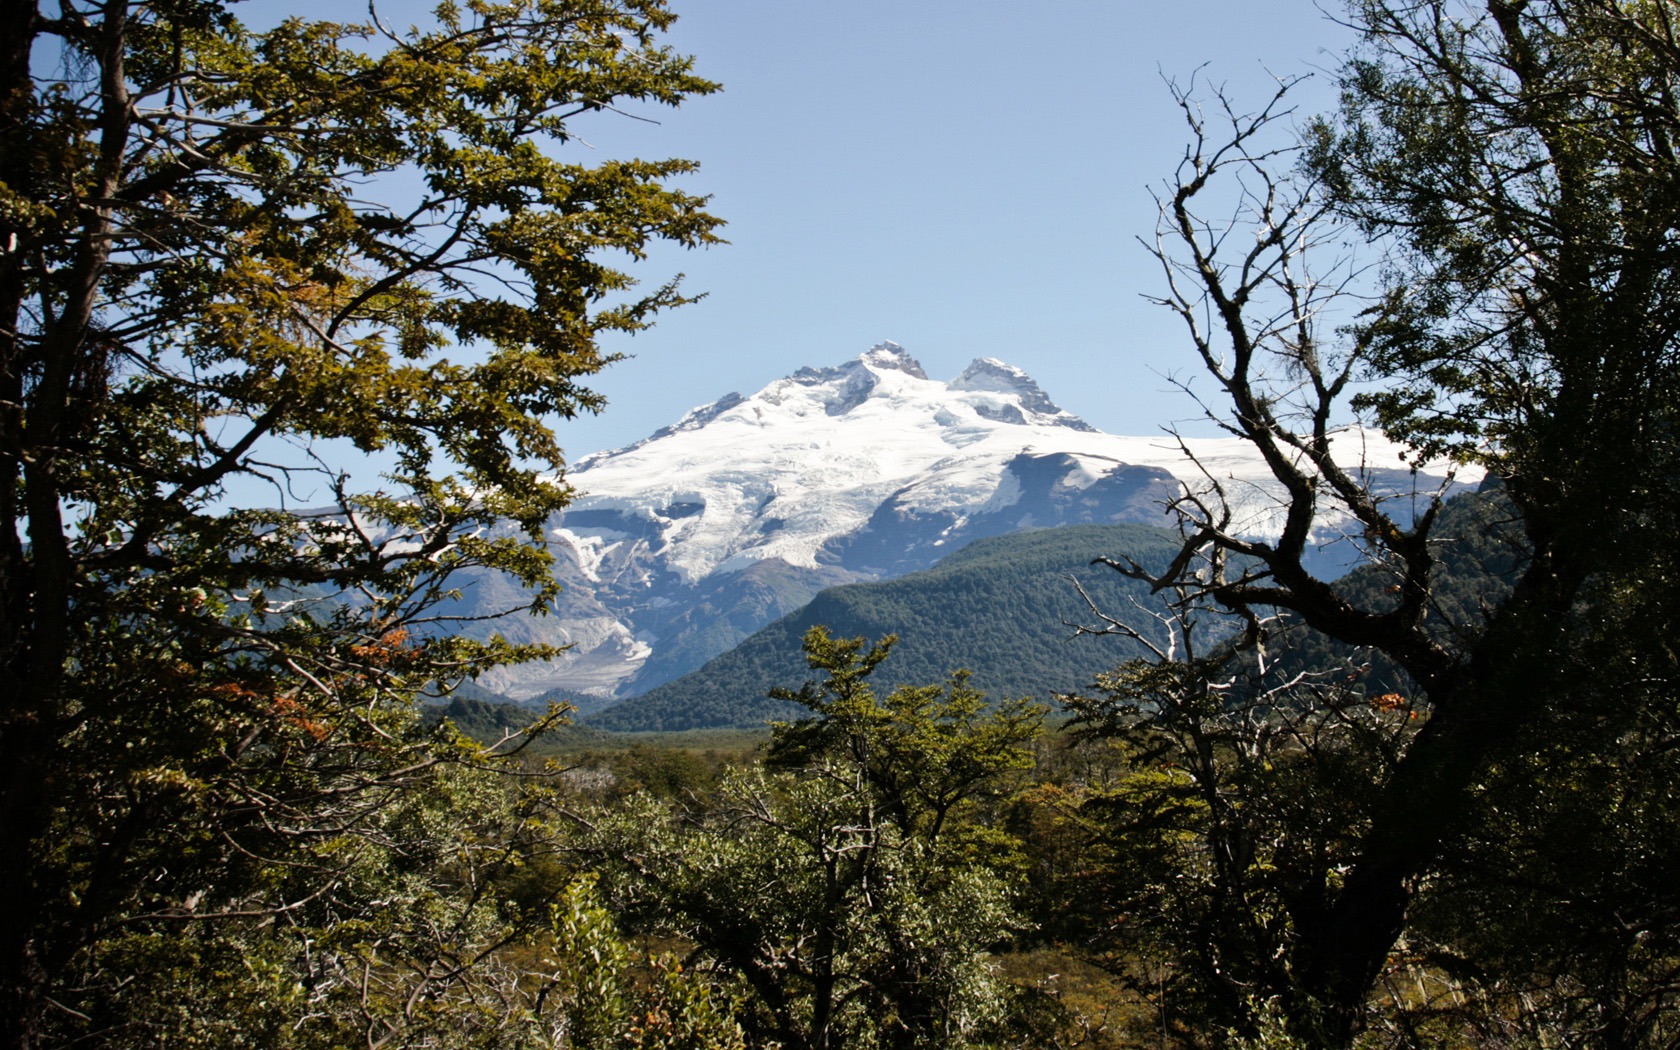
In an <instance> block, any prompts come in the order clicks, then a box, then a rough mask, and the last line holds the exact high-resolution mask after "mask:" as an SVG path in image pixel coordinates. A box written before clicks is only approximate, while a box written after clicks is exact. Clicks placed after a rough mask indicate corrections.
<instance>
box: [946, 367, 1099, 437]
mask: <svg viewBox="0 0 1680 1050" xmlns="http://www.w3.org/2000/svg"><path fill="white" fill-rule="evenodd" d="M950 388H951V389H952V390H972V391H983V392H986V393H994V394H1014V395H1016V396H1017V397H1019V398H1020V399H1021V408H1022V409H1024V410H1026V411H1028V412H1031V413H1033V414H1034V415H1036V416H1049V417H1051V419H1050V420H1049V422H1054V423H1057V424H1060V425H1061V426H1065V427H1071V428H1073V429H1074V430H1083V431H1088V432H1094V431H1095V428H1094V427H1092V426H1091V425H1090V424H1089V423H1087V422H1085V421H1084V420H1083V419H1080V418H1079V417H1078V416H1075V415H1072V414H1070V413H1068V412H1064V411H1063V410H1062V407H1061V406H1060V405H1058V404H1056V403H1055V402H1054V401H1052V400H1050V395H1048V394H1046V393H1045V392H1044V391H1043V389H1042V388H1040V387H1039V385H1038V382H1037V381H1036V380H1034V379H1033V377H1032V376H1030V375H1027V373H1025V372H1023V371H1021V370H1020V369H1019V368H1016V367H1015V366H1014V365H1010V364H1005V363H1004V362H1002V361H999V360H998V359H997V358H995V357H980V358H976V359H975V360H974V361H972V362H970V363H969V366H968V367H967V368H965V369H963V371H962V374H961V375H959V376H957V378H955V379H953V380H951V383H950ZM1011 422H1015V421H1014V420H1011Z"/></svg>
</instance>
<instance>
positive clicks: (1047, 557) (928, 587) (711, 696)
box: [585, 525, 1177, 731]
mask: <svg viewBox="0 0 1680 1050" xmlns="http://www.w3.org/2000/svg"><path fill="white" fill-rule="evenodd" d="M1176 542H1177V540H1176V537H1174V536H1173V535H1172V534H1171V533H1169V532H1167V531H1165V530H1162V529H1154V528H1150V527H1148V526H1143V525H1075V526H1067V527H1064V528H1059V529H1042V530H1031V531H1027V532H1023V533H1017V534H1015V535H1011V536H998V537H990V538H987V539H981V540H976V541H975V542H974V543H971V544H970V545H968V546H967V547H965V548H963V549H962V550H960V551H957V552H955V553H953V554H951V555H948V556H947V557H946V558H945V559H943V560H942V561H941V562H940V563H939V564H938V565H937V566H935V567H934V568H932V569H929V570H927V571H925V572H917V573H911V574H909V575H907V576H901V577H899V578H898V579H895V580H889V581H885V582H882V583H868V584H850V585H847V586H843V587H834V588H830V589H829V590H826V591H824V592H822V593H821V594H820V595H818V596H817V598H816V599H815V600H813V601H812V602H811V603H810V604H809V605H807V606H806V607H805V608H803V609H801V610H799V611H798V612H797V613H794V614H792V615H789V616H786V617H784V618H782V619H781V620H778V621H776V622H775V623H773V624H771V625H769V626H768V627H765V628H763V629H762V630H760V631H759V632H757V633H756V634H754V635H753V636H752V637H750V638H748V639H747V640H746V641H745V642H743V643H741V644H740V645H739V646H737V647H736V648H735V649H732V650H730V651H729V652H727V653H724V654H723V655H721V656H719V657H717V658H715V659H714V660H712V661H711V662H710V663H708V664H707V665H706V666H705V667H703V668H701V669H700V670H699V671H696V672H693V673H692V674H688V675H685V676H683V677H682V678H679V679H677V680H676V681H673V682H669V683H667V684H665V685H662V686H660V687H658V688H657V689H653V690H650V691H649V692H647V693H644V694H643V695H641V696H639V697H633V698H631V699H629V700H626V701H624V702H622V703H620V704H618V705H617V706H615V707H613V708H610V709H608V710H606V711H602V712H600V713H599V714H595V715H591V716H589V717H588V718H587V719H585V722H586V724H588V725H591V726H597V727H600V728H603V729H613V730H632V731H640V730H651V729H679V728H690V727H701V726H761V725H763V724H764V723H765V722H767V721H771V720H774V719H778V718H786V717H788V716H789V715H791V714H793V713H796V712H797V710H798V709H797V708H796V707H794V706H793V705H792V704H790V703H787V702H785V701H777V700H775V699H766V698H765V697H764V685H763V683H765V682H775V681H789V680H797V678H798V676H799V674H800V672H801V667H800V664H799V661H798V658H797V657H796V656H795V655H794V654H796V653H797V652H798V651H799V644H800V639H801V638H802V637H803V636H804V635H805V633H806V632H807V631H809V630H810V629H811V628H812V627H813V626H815V625H817V624H826V625H827V626H828V627H830V628H832V629H833V630H834V631H835V632H837V633H839V634H843V635H853V634H865V635H869V636H872V637H878V636H881V635H885V634H888V633H892V634H896V635H897V636H898V637H899V639H900V641H899V642H898V644H897V646H896V648H895V649H894V654H893V661H892V663H891V664H889V665H887V666H888V670H887V672H886V673H889V674H891V675H892V678H893V681H894V682H934V681H939V680H941V679H942V678H944V676H945V675H946V673H947V672H948V671H949V670H950V668H951V667H953V666H960V667H966V668H968V669H969V670H970V671H971V672H972V677H973V681H974V684H975V686H976V687H977V688H979V689H981V690H983V691H985V692H988V693H991V694H993V695H1000V694H1001V695H1009V696H1025V695H1037V696H1047V695H1050V694H1052V693H1057V692H1065V691H1071V690H1073V689H1077V688H1078V687H1079V686H1081V685H1082V684H1084V683H1085V682H1088V681H1090V679H1091V676H1092V675H1094V674H1096V673H1097V672H1098V671H1101V670H1103V669H1105V668H1107V667H1109V666H1111V665H1112V664H1113V663H1114V661H1115V659H1116V658H1117V657H1121V656H1125V655H1129V643H1128V642H1127V641H1126V640H1125V639H1118V638H1115V639H1103V640H1093V639H1075V638H1073V628H1071V627H1070V626H1069V624H1070V623H1074V622H1084V621H1085V620H1087V619H1088V618H1089V617H1090V610H1089V609H1088V608H1087V607H1086V605H1085V603H1084V601H1083V600H1082V599H1081V598H1080V596H1079V592H1078V591H1077V590H1076V589H1075V588H1074V586H1073V584H1072V583H1071V582H1070V577H1072V578H1077V579H1078V580H1080V581H1081V582H1082V583H1083V584H1084V586H1085V587H1086V588H1087V589H1088V590H1089V591H1090V593H1091V595H1092V597H1093V598H1094V599H1096V600H1097V601H1098V602H1099V603H1100V604H1102V605H1103V606H1104V607H1107V608H1114V607H1120V606H1124V605H1125V604H1126V603H1127V601H1128V598H1129V597H1142V596H1143V595H1144V594H1145V593H1146V591H1147V588H1146V587H1144V586H1143V585H1141V584H1138V583H1135V582H1133V581H1129V580H1125V579H1122V578H1121V577H1119V576H1117V575H1115V574H1114V573H1112V572H1108V571H1106V570H1102V569H1093V568H1092V567H1091V560H1092V558H1094V557H1096V556H1097V555H1098V554H1101V553H1104V552H1115V551H1125V552H1127V553H1129V554H1131V555H1132V556H1133V557H1135V558H1137V559H1138V560H1139V561H1141V562H1144V563H1146V564H1149V565H1152V566H1164V565H1165V564H1166V563H1167V562H1168V560H1169V559H1170V558H1171V555H1172V551H1173V549H1174V547H1175V545H1176Z"/></svg>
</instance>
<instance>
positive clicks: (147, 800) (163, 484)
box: [0, 0, 718, 1046]
mask: <svg viewBox="0 0 1680 1050" xmlns="http://www.w3.org/2000/svg"><path fill="white" fill-rule="evenodd" d="M672 18H673V16H672V15H671V14H670V12H669V11H668V10H666V8H665V6H664V5H663V4H662V3H660V2H658V0H622V2H620V0H509V2H506V3H493V2H485V3H479V2H475V3H472V4H470V5H468V6H466V7H458V6H456V5H453V4H445V5H443V6H442V7H440V8H439V9H438V11H437V13H436V15H435V17H434V18H433V19H431V20H430V21H428V22H427V23H425V24H423V25H421V26H419V27H416V28H411V29H407V30H401V31H397V30H393V29H391V28H390V27H388V26H386V25H384V24H383V23H380V22H378V21H374V20H370V21H367V22H362V23H357V22H343V23H340V22H326V21H318V20H306V19H301V18H291V19H287V20H285V21H283V22H282V23H280V24H279V25H276V26H273V27H272V28H268V29H255V28H252V27H248V26H246V25H245V24H243V23H242V22H241V21H240V20H239V19H238V18H237V17H236V15H235V13H234V11H233V8H232V5H230V4H224V3H221V2H219V0H206V2H197V0H194V2H182V3H174V2H169V3H161V4H144V5H142V4H129V3H124V2H120V0H119V2H117V3H114V4H100V5H90V4H81V3H75V2H70V3H66V4H63V5H59V6H58V7H55V8H53V9H52V10H51V11H48V9H46V8H42V7H40V6H38V5H34V4H31V5H27V9H26V10H20V11H17V12H13V13H12V15H11V16H10V17H8V18H7V19H5V20H4V22H5V25H4V27H3V29H0V52H3V58H0V70H3V72H0V244H3V245H4V251H3V252H0V513H3V514H4V516H5V517H6V518H7V520H8V521H10V522H11V523H12V524H11V526H10V527H9V528H8V529H7V530H6V532H5V533H4V534H3V535H0V697H3V698H4V699H3V700H0V768H4V769H5V771H6V772H5V774H4V776H3V777H0V884H4V885H5V886H7V888H8V891H9V893H10V898H9V903H8V907H7V908H6V909H5V911H4V914H3V915H0V1045H7V1046H25V1045H27V1046H36V1045H43V1044H44V1043H49V1042H63V1043H68V1042H72V1041H98V1040H103V1041H104V1042H105V1043H106V1044H107V1045H156V1043H157V1042H158V1041H159V1040H160V1038H161V1037H162V1035H163V1034H165V1033H167V1034H168V1035H170V1036H172V1037H179V1038H180V1039H181V1040H184V1041H187V1042H194V1041H195V1040H196V1045H231V1044H232V1043H233V1042H234V1041H236V1039H240V1038H243V1039H248V1040H252V1041H262V1042H263V1043H264V1045H275V1046H279V1045H332V1044H334V1043H347V1042H351V1041H354V1042H358V1043H360V1042H365V1041H370V1040H371V1041H375V1042H378V1041H383V1042H385V1043H386V1045H415V1044H426V1043H428V1042H430V1043H433V1044H436V1043H447V1044H448V1045H460V1046H467V1045H479V1044H481V1043H483V1042H486V1041H493V1037H492V1036H491V1035H489V1034H488V1033H490V1032H492V1031H495V1030H498V1028H499V1026H502V1025H504V1023H505V1024H513V1022H512V1021H505V1022H504V1020H503V1019H501V1018H500V1017H499V1016H498V1015H497V1014H496V1011H495V1010H494V1009H492V1008H491V1007H489V1006H488V1005H487V1004H488V1002H489V1001H490V999H481V998H478V996H479V995H480V992H479V991H474V990H472V989H474V988H476V987H478V986H476V985H474V984H473V981H474V980H476V978H475V977H469V976H467V971H465V970H463V969H462V968H461V967H460V966H459V965H457V964H454V963H451V964H447V965H446V964H445V963H444V962H443V960H445V959H455V960H458V961H459V960H471V959H474V958H479V959H487V958H490V957H491V956H492V955H493V954H494V949H496V948H497V946H498V945H500V944H502V943H504V940H503V938H511V940H508V941H506V943H514V942H516V941H517V940H518V935H517V934H516V931H518V930H520V929H522V928H523V927H522V926H521V925H520V923H521V922H523V921H524V920H523V919H520V920H518V921H515V920H514V919H509V918H508V917H505V916H497V915H495V914H494V912H495V909H494V907H493V902H494V898H493V897H481V894H483V893H485V892H486V891H487V890H488V887H489V886H491V885H493V884H494V881H495V880H494V879H492V878H490V877H489V876H488V875H486V874H484V872H483V865H485V864H491V863H492V862H491V861H490V860H488V859H485V856H486V855H484V854H483V853H482V852H481V851H483V850H485V849H486V848H487V847H486V846H485V844H484V842H482V841H479V840H477V839H475V836H476V835H478V834H480V833H482V834H484V835H487V836H489V837H490V838H493V839H496V840H505V841H500V844H499V845H498V846H497V847H496V850H500V851H502V852H500V853H497V852H495V850H492V851H491V854H490V855H493V856H499V857H502V858H503V859H502V860H498V861H495V862H494V863H495V864H512V863H515V861H516V860H517V859H518V858H519V857H521V856H522V855H523V853H522V847H520V846H519V842H520V839H519V835H518V833H517V826H518V825H517V822H514V824H512V825H510V826H503V825H501V824H493V825H485V824H481V823H479V822H478V821H477V820H476V818H475V817H474V816H473V815H474V814H475V813H476V812H478V810H479V809H480V808H482V809H483V811H484V812H485V813H497V812H501V809H500V808H499V807H500V803H498V802H496V801H495V800H494V799H493V798H492V797H491V796H493V795H494V794H495V793H496V792H497V791H499V790H500V789H498V788H495V787H493V786H492V785H489V784H487V783H484V782H482V778H481V777H480V776H479V774H478V773H477V772H475V771H474V770H476V769H477V767H481V766H484V765H486V764H489V765H495V764H497V763H499V762H500V761H501V759H500V758H498V757H497V756H494V755H486V754H484V753H482V751H481V749H480V748H478V747H476V746H475V745H471V744H469V743H467V742H466V741H464V740H462V739H461V738H459V737H457V736H456V735H454V734H453V733H452V732H450V731H448V730H442V729H440V730H428V729H426V728H425V727H424V726H422V725H421V724H420V720H419V718H418V715H417V713H416V712H415V710H414V709H413V702H414V701H413V698H414V697H415V696H416V695H419V694H420V693H422V692H423V691H425V690H427V689H431V688H434V687H435V686H436V684H438V683H444V684H446V685H447V684H451V683H454V682H458V681H460V680H462V679H464V678H471V677H473V676H474V675H476V674H478V673H480V672H482V671H484V670H486V669H487V668H489V667H491V666H493V665H495V664H497V663H500V662H505V661H509V660H518V659H524V658H529V657H532V656H536V655H541V654H542V650H540V649H537V648H532V647H519V646H514V645H510V644H508V643H507V642H505V641H503V640H501V639H500V638H499V637H495V636H491V637H489V638H486V639H480V640H476V641H474V640H468V639H465V638H461V637H455V636H453V635H452V633H451V632H452V629H453V624H452V622H451V621H450V620H449V618H448V616H447V615H446V611H447V610H446V606H447V603H448V602H449V600H450V599H451V597H452V592H451V588H452V586H453V584H452V582H451V580H452V578H454V574H456V573H459V572H462V571H465V570H470V571H480V572H484V573H488V574H492V575H495V576H499V577H501V578H503V579H505V580H506V581H508V582H509V583H511V584H512V585H513V586H514V588H516V589H517V591H518V593H520V594H521V595H522V597H520V598H519V599H517V602H516V603H517V604H527V605H536V606H541V605H542V604H543V603H544V602H546V601H547V600H548V599H549V598H550V597H551V596H552V582H551V581H550V580H549V578H548V575H547V572H546V565H547V557H546V554H545V552H544V551H543V549H542V547H541V543H540V528H541V525H542V523H543V521H544V519H545V518H546V517H547V516H548V515H549V513H550V512H551V511H553V510H554V509H556V508H557V507H559V506H561V505H562V504H563V503H564V502H565V500H566V498H567V495H568V492H567V489H566V487H565V486H564V484H563V483H561V482H560V481H558V480H557V471H558V470H559V468H560V467H561V466H562V465H563V462H562V457H561V454H560V450H559V448H558V446H557V444H556V441H555V436H554V433H553V430H552V423H553V420H554V419H555V418H556V417H564V416H570V415H573V414H575V413H576V412H579V411H593V410H595V409H597V408H599V407H600V404H601V401H600V398H599V397H598V396H597V395H595V394H593V393H592V392H590V391H589V390H588V389H587V388H585V387H584V386H582V385H581V381H582V380H583V379H584V378H585V377H587V376H588V375H590V374H592V373H593V372H595V371H597V370H598V369H599V368H600V367H602V366H603V365H604V364H605V363H606V362H607V360H608V356H607V355H605V354H603V353H602V352H600V351H599V350H598V348H597V346H596V339H597V337H599V336H600V335H601V334H603V333H607V332H633V331H635V330H638V329H640V328H642V327H645V326H646V325H647V324H648V323H650V321H651V319H652V317H653V316H654V314H656V313H657V312H658V311H659V310H662V309H664V308H667V307H671V306H675V305H678V304H680V303H682V302H684V301H685V300H684V297H683V296H682V295H681V294H680V293H679V292H678V291H677V290H676V288H675V285H674V284H666V285H663V286H661V287H658V288H655V289H653V290H651V291H647V292H645V293H638V292H636V291H634V290H633V289H632V288H631V284H632V282H631V280H630V278H629V276H628V275H627V274H625V273H624V272H622V271H620V270H618V269H615V268H614V267H613V266H610V265H607V262H606V260H607V259H608V258H609V257H611V256H614V255H618V256H621V257H628V258H639V257H641V256H643V255H644V254H645V253H646V251H647V249H648V248H649V246H650V245H651V244H653V243H655V242H659V241H668V242H672V243H675V244H679V245H684V246H690V247H693V246H700V245H705V244H708V243H713V242H715V241H716V240H717V237H716V233H715V230H716V228H717V226H718V221H717V220H716V219H714V218H713V217H711V216H710V215H708V214H707V213H706V212H705V210H704V201H703V200H702V199H700V198H697V197H695V196H693V195H692V194H688V193H685V192H683V191H681V190H680V189H677V188H676V187H674V186H673V185H671V182H672V181H673V180H675V179H678V178H680V177H681V176H683V175H685V174H686V173H688V172H690V171H692V170H693V164H692V163H690V162H687V161H642V160H619V161H607V162H602V163H596V164H593V165H587V164H580V163H576V162H574V161H572V160H569V159H567V156H566V152H567V149H568V144H569V143H570V142H571V140H572V139H573V137H574V135H575V125H576V124H577V123H578V122H579V121H581V120H587V119H590V118H591V115H594V114H600V115H601V116H603V117H604V116H607V115H608V114H607V113H605V112H604V111H606V110H610V109H612V108H613V107H615V106H617V105H621V104H626V103H634V102H638V101H641V102H647V103H661V104H673V105H674V104H676V103H678V102H679V101H680V100H682V99H683V98H685V97H687V96H690V95H696V94H704V93H707V92H709V91H712V90H714V89H715V85H713V84H711V83H710V82H708V81H706V80H704V79H701V78H699V77H697V76H695V75H694V73H693V72H692V69H691V64H690V61H689V60H688V59H687V58H686V57H684V56H681V55H677V54H675V53H673V52H671V51H670V50H668V49H666V48H664V47H663V46H661V45H660V44H659V43H658V34H659V32H660V31H661V30H663V29H664V28H666V27H667V26H668V25H669V24H670V23H671V21H672ZM597 119H599V118H597ZM345 449H354V450H357V451H359V452H366V453H373V452H379V453H382V454H383V455H384V456H385V457H386V461H387V462H388V464H389V470H388V473H387V474H386V476H385V481H384V483H383V487H380V488H378V489H377V490H374V491H362V492H358V491H355V490H354V489H353V487H352V483H351V481H350V479H348V478H347V477H346V476H344V475H343V474H342V473H341V472H339V471H338V470H336V469H334V468H331V467H329V466H327V461H328V457H329V456H332V455H335V454H338V453H339V452H340V451H341V450H345ZM369 484H370V485H371V484H373V483H372V482H369ZM253 491H256V492H260V493H261V495H259V496H256V497H254V498H253V497H251V496H250V493H251V492H253ZM258 502H261V503H267V504H269V506H267V507H264V508H260V509H258V508H251V507H250V506H249V504H251V503H258ZM300 503H305V505H308V504H309V503H313V509H307V510H304V509H298V504H300ZM510 521H511V522H512V523H514V527H513V528H508V527H506V526H505V525H503V524H500V523H505V522H510ZM553 721H554V719H553V718H552V717H550V718H548V719H545V720H543V724H544V725H551V724H553ZM539 728H541V727H540V726H539ZM486 819H487V820H488V819H490V818H489V817H486ZM457 823H458V824H459V833H457V832H456V831H455V830H451V829H452V828H453V827H454V825H455V824H457ZM469 876H470V877H469ZM475 880H487V881H475ZM504 922H506V923H509V924H510V925H509V926H507V927H506V928H505V929H504V928H502V926H501V925H500V924H502V923H504ZM510 931H515V932H510ZM485 953H490V954H489V955H486V954H485ZM353 977H355V978H357V979H356V980H352V978H353ZM356 987H361V988H364V989H366V993H365V997H363V995H362V993H358V992H354V991H352V989H354V988H356ZM484 994H485V995H490V993H488V992H485V993H484ZM502 994H504V993H503V992H497V993H495V995H493V996H491V998H496V997H498V996H501V995H502ZM234 1004H239V1005H237V1006H236V1005H234ZM457 1008H459V1009H457ZM183 1011H186V1012H190V1013H191V1014H192V1016H191V1018H187V1017H185V1016H184V1015H183ZM282 1014H285V1015H287V1016H288V1020H287V1021H285V1022H284V1023H282V1022H281V1021H279V1020H278V1018H279V1017H280V1016H281V1015H282ZM452 1026H453V1027H452ZM519 1038H523V1037H519ZM508 1039H509V1042H507V1043H505V1044H498V1045H516V1042H515V1037H514V1036H513V1035H509V1036H508Z"/></svg>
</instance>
